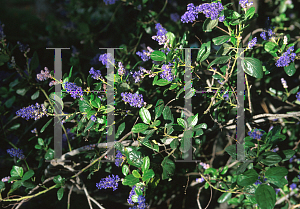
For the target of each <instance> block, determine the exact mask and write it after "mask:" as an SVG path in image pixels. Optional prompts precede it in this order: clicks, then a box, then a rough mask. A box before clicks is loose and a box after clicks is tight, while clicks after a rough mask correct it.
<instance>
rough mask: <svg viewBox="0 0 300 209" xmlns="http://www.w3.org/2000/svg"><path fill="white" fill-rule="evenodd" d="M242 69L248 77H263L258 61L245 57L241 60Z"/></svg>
mask: <svg viewBox="0 0 300 209" xmlns="http://www.w3.org/2000/svg"><path fill="white" fill-rule="evenodd" d="M242 68H243V70H244V71H245V72H246V73H247V74H248V75H250V76H252V77H255V78H262V77H263V69H262V65H261V62H260V61H259V59H256V58H253V57H245V58H243V59H242Z"/></svg>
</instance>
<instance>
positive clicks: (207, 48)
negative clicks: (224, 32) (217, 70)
mask: <svg viewBox="0 0 300 209" xmlns="http://www.w3.org/2000/svg"><path fill="white" fill-rule="evenodd" d="M202 45H204V46H205V47H206V51H205V54H204V55H203V57H202V58H201V59H200V62H203V61H204V60H206V59H207V57H208V56H209V55H210V50H211V41H209V42H207V43H204V44H202Z"/></svg>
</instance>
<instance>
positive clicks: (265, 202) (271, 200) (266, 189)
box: [255, 184, 276, 209]
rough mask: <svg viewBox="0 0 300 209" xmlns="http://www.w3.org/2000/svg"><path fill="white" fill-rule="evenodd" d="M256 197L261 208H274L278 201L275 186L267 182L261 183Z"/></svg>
mask: <svg viewBox="0 0 300 209" xmlns="http://www.w3.org/2000/svg"><path fill="white" fill-rule="evenodd" d="M255 199H256V201H257V204H258V206H259V207H261V209H273V208H274V206H275V202H276V193H275V190H274V188H273V187H270V186H268V185H266V184H260V185H259V186H258V187H257V189H256V191H255Z"/></svg>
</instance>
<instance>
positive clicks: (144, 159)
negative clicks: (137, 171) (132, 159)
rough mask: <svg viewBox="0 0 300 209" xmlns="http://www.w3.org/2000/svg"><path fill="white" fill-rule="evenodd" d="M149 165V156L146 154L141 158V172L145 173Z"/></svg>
mask: <svg viewBox="0 0 300 209" xmlns="http://www.w3.org/2000/svg"><path fill="white" fill-rule="evenodd" d="M149 167H150V158H149V157H148V156H146V157H144V158H143V165H142V172H143V173H145V171H147V170H148V169H149Z"/></svg>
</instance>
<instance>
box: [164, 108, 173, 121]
mask: <svg viewBox="0 0 300 209" xmlns="http://www.w3.org/2000/svg"><path fill="white" fill-rule="evenodd" d="M162 114H163V117H164V120H170V121H171V122H172V123H174V118H173V115H172V112H171V109H170V107H169V106H166V107H165V109H164V111H163V113H162Z"/></svg>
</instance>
